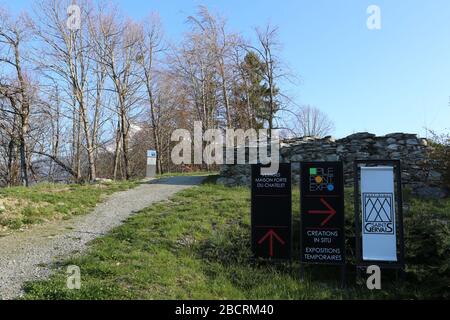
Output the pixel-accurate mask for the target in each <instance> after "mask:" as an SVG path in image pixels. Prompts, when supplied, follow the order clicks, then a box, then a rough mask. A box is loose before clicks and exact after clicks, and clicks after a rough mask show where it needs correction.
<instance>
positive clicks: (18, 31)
mask: <svg viewBox="0 0 450 320" xmlns="http://www.w3.org/2000/svg"><path fill="white" fill-rule="evenodd" d="M30 27H31V21H30V20H29V19H28V17H27V16H26V15H21V16H19V18H17V19H16V20H14V19H12V18H11V17H10V16H9V14H8V13H6V12H5V11H1V12H0V46H1V47H0V63H1V64H6V66H5V67H3V68H6V69H10V70H11V73H10V74H11V76H10V78H9V80H7V81H6V83H0V98H1V97H3V98H6V99H7V100H8V101H9V104H10V112H12V113H14V114H15V115H16V116H17V117H16V118H15V120H16V121H17V125H18V128H17V130H16V134H17V136H16V137H17V140H18V144H19V150H20V168H21V182H22V184H23V185H24V186H28V184H29V179H28V170H29V162H28V158H29V154H28V150H27V137H28V134H29V131H30V112H31V89H30V81H29V79H28V77H27V74H26V72H25V71H24V66H23V64H24V61H23V60H24V59H23V58H24V57H23V53H22V51H21V49H22V47H23V44H24V42H25V41H26V40H27V39H26V34H27V29H29V28H30ZM11 143H13V144H14V140H12V141H11Z"/></svg>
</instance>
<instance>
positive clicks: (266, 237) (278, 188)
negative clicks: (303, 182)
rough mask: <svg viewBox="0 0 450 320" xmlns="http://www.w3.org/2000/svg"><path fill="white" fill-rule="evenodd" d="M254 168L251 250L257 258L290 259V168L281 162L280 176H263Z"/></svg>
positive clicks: (258, 168)
mask: <svg viewBox="0 0 450 320" xmlns="http://www.w3.org/2000/svg"><path fill="white" fill-rule="evenodd" d="M261 167H263V166H261V165H259V164H255V165H252V213H251V222H252V251H253V253H254V255H255V257H261V258H272V259H290V258H291V245H292V241H291V236H292V235H291V233H292V231H291V228H292V215H291V207H292V202H291V200H292V199H291V198H292V194H291V165H290V164H287V163H280V167H279V170H278V173H277V174H275V175H271V176H267V175H261Z"/></svg>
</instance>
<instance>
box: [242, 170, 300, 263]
mask: <svg viewBox="0 0 450 320" xmlns="http://www.w3.org/2000/svg"><path fill="white" fill-rule="evenodd" d="M286 164H288V165H289V181H290V184H289V189H290V190H291V192H290V194H289V196H287V198H288V199H289V206H290V239H289V242H290V245H289V253H290V254H289V257H288V258H287V259H284V258H261V257H256V255H255V253H254V252H253V247H252V260H256V259H266V260H268V261H272V262H275V263H278V262H286V261H288V262H289V263H290V264H291V265H292V260H293V258H292V257H293V242H294V241H293V223H292V222H293V217H292V166H291V163H286ZM255 165H256V166H262V167H268V166H269V165H260V164H252V165H251V169H250V171H251V186H250V188H251V192H253V179H254V177H253V169H252V167H253V166H255ZM280 165H281V163H280ZM283 165H284V164H283ZM250 199H251V200H250V205H251V208H250V210H251V211H250V225H251V239H252V240H251V242H252V243H253V239H254V237H255V235H254V214H255V212H254V204H253V194H252V195H250Z"/></svg>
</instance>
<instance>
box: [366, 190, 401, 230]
mask: <svg viewBox="0 0 450 320" xmlns="http://www.w3.org/2000/svg"><path fill="white" fill-rule="evenodd" d="M363 200H364V208H363V209H364V211H363V215H364V233H365V234H394V214H393V213H394V212H393V211H394V210H393V194H392V193H363Z"/></svg>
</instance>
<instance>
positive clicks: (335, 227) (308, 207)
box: [300, 162, 345, 284]
mask: <svg viewBox="0 0 450 320" xmlns="http://www.w3.org/2000/svg"><path fill="white" fill-rule="evenodd" d="M300 172H301V176H300V197H301V198H300V212H301V246H300V247H301V257H300V262H301V263H302V264H306V263H312V264H326V265H340V266H341V267H342V274H341V275H342V283H343V284H344V279H345V232H344V230H345V229H344V177H343V167H342V162H301V163H300Z"/></svg>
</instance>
